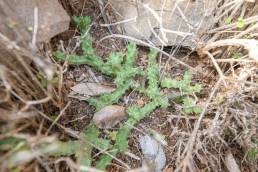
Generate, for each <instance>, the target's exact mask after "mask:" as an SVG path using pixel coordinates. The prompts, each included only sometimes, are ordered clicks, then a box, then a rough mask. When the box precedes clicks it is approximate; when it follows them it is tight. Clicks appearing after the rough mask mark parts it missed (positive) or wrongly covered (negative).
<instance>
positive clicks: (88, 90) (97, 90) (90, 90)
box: [71, 82, 115, 96]
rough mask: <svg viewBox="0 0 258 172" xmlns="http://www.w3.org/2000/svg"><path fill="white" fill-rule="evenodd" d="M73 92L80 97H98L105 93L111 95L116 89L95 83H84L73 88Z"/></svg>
mask: <svg viewBox="0 0 258 172" xmlns="http://www.w3.org/2000/svg"><path fill="white" fill-rule="evenodd" d="M71 90H72V91H73V92H75V93H77V94H80V95H88V96H98V95H100V94H103V93H111V92H113V91H115V88H114V87H110V86H106V85H102V84H100V83H95V82H86V83H84V82H82V83H79V84H77V85H75V86H73V87H72V88H71Z"/></svg>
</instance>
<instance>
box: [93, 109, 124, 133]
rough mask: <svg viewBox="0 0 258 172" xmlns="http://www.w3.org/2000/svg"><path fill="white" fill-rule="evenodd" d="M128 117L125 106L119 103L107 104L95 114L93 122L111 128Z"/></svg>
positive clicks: (101, 126)
mask: <svg viewBox="0 0 258 172" xmlns="http://www.w3.org/2000/svg"><path fill="white" fill-rule="evenodd" d="M126 118H127V114H126V112H125V107H123V106H118V105H111V106H106V107H104V108H103V109H101V110H100V111H98V112H96V113H95V114H94V116H93V122H94V123H95V124H96V125H97V126H98V127H99V128H104V129H109V128H112V127H114V126H115V125H117V124H118V123H119V122H121V121H122V120H124V119H126Z"/></svg>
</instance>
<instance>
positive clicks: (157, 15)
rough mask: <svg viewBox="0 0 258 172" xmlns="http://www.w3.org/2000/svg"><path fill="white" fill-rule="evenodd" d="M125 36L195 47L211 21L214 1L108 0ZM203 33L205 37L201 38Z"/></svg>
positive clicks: (212, 19)
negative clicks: (121, 21) (120, 22)
mask: <svg viewBox="0 0 258 172" xmlns="http://www.w3.org/2000/svg"><path fill="white" fill-rule="evenodd" d="M109 2H110V3H111V4H112V6H113V7H114V9H115V10H116V12H117V13H119V15H118V16H122V18H121V20H125V21H126V22H124V23H123V24H122V27H123V28H124V30H125V33H126V35H128V36H131V37H134V38H137V39H141V40H145V41H146V40H148V41H150V42H152V43H154V44H155V45H182V46H185V47H191V48H194V47H195V45H196V42H197V41H200V40H204V39H205V33H206V31H207V30H208V29H209V28H211V27H212V25H213V23H214V15H213V13H214V10H215V9H216V3H217V1H216V0H205V1H203V0H142V1H141V2H140V1H138V0H109ZM203 36H204V37H203Z"/></svg>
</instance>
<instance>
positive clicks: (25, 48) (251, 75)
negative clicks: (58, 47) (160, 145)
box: [0, 0, 258, 171]
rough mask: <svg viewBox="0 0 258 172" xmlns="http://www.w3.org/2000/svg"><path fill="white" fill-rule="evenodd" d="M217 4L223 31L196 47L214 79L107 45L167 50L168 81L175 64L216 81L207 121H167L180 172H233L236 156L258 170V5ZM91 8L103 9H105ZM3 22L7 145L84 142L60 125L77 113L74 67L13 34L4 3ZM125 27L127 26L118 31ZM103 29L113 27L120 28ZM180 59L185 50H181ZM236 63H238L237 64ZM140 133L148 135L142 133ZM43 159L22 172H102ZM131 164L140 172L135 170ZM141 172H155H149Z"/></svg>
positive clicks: (2, 118) (1, 93)
mask: <svg viewBox="0 0 258 172" xmlns="http://www.w3.org/2000/svg"><path fill="white" fill-rule="evenodd" d="M83 2H84V3H83ZM217 2H218V9H217V13H216V21H215V23H216V24H217V26H216V27H214V28H213V29H211V30H210V31H209V33H207V35H206V36H207V37H208V38H209V39H208V40H207V42H200V43H199V44H198V46H197V47H196V50H197V52H198V55H199V56H200V57H201V58H199V60H200V61H199V63H205V65H209V66H211V69H209V70H208V71H202V70H201V69H199V68H194V67H193V66H191V64H188V61H187V59H186V60H184V61H182V60H181V59H177V58H176V57H175V56H174V54H175V52H171V53H168V52H165V51H164V50H163V49H161V48H160V47H155V46H154V45H152V44H150V43H149V42H143V41H142V40H137V39H136V38H131V37H127V36H124V35H122V34H110V35H109V36H107V37H103V38H102V39H101V40H100V42H101V41H103V40H106V39H110V38H114V37H116V38H123V39H127V40H133V41H138V42H140V43H141V44H144V45H146V46H149V47H153V48H155V49H157V50H159V51H160V53H161V56H162V59H166V60H165V63H164V64H163V63H160V64H163V65H164V66H162V69H163V71H161V72H162V73H167V71H168V67H171V64H172V63H171V62H173V63H177V64H180V65H181V66H182V67H181V68H184V69H186V68H188V69H190V70H192V71H193V72H194V73H195V75H196V77H198V78H201V79H207V78H208V79H207V80H208V81H209V83H208V84H207V86H206V88H205V90H206V91H207V94H206V95H204V96H203V97H204V98H202V99H201V101H202V102H203V104H204V108H203V112H202V113H201V114H200V115H199V116H182V115H181V113H180V112H176V113H173V114H172V115H171V114H170V115H168V116H167V120H168V121H169V120H172V123H171V124H172V125H171V126H170V127H171V128H169V130H170V132H169V133H170V135H169V136H168V137H169V139H170V140H174V141H175V142H174V144H173V145H169V146H168V147H167V149H168V150H169V159H172V161H171V162H168V163H167V164H168V167H172V168H173V169H174V171H201V170H202V171H204V170H206V171H226V169H227V165H226V163H225V159H226V157H228V155H232V156H230V157H231V161H236V163H237V164H238V168H239V169H240V171H257V169H258V165H257V159H254V160H248V157H247V153H248V151H249V150H250V148H256V149H257V146H258V145H257V139H258V131H257V130H258V68H257V67H258V64H257V63H258V42H257V37H258V24H257V23H258V3H257V2H254V3H252V2H248V1H247V0H246V1H245V0H223V1H222V0H217ZM62 3H63V5H65V6H66V9H69V10H70V13H71V14H82V13H81V12H80V11H78V8H77V6H78V4H81V5H79V6H80V7H81V8H82V11H83V9H84V8H85V1H76V0H74V1H70V2H67V1H65V0H64V1H62ZM89 3H93V4H96V6H97V7H96V8H98V7H99V4H98V3H97V2H92V1H91V2H89ZM146 8H148V7H146ZM152 13H153V11H152ZM103 15H105V14H100V15H99V16H103ZM6 16H8V17H6ZM228 17H230V18H231V19H232V22H231V23H230V24H226V23H225V18H228ZM0 18H1V19H5V20H0V52H1V54H0V97H1V100H0V124H1V127H0V141H1V140H3V139H4V138H7V137H10V136H15V137H18V138H25V139H26V140H28V143H29V144H30V145H29V146H30V147H31V148H33V147H35V145H38V144H40V143H43V142H51V141H53V140H55V136H56V135H57V134H60V132H63V133H65V138H68V137H74V138H79V135H78V133H77V132H75V131H73V130H71V129H69V128H65V127H64V126H62V125H61V124H60V123H59V121H58V120H59V118H60V117H61V116H62V115H63V113H64V111H65V110H66V108H67V107H68V106H69V105H70V102H68V103H67V102H66V101H65V100H66V98H64V96H65V95H63V92H64V91H63V82H64V81H63V74H65V72H66V71H67V70H68V69H67V68H66V67H67V66H66V64H64V65H63V66H60V65H59V64H57V63H56V62H55V61H54V59H52V55H51V53H49V52H47V51H35V49H33V48H35V45H33V42H31V41H30V40H32V37H33V36H31V35H32V34H31V33H28V32H26V31H25V29H24V28H17V27H11V28H10V27H9V26H8V27H5V26H6V23H7V24H10V22H11V21H15V18H14V16H13V15H12V14H11V12H10V10H9V9H8V6H6V4H4V2H0ZM104 18H107V16H106V15H105V16H104ZM157 18H159V17H158V16H157ZM239 18H241V19H243V22H244V26H243V27H242V28H239V27H238V22H239V21H238V19H239ZM106 20H107V19H105V21H106ZM123 22H128V21H122V23H123ZM119 23H121V21H119V22H118V23H117V22H116V23H115V24H114V25H117V24H119ZM103 26H105V27H111V26H112V27H113V24H105V25H103ZM10 30H12V31H11V32H10ZM164 35H165V34H163V38H165V36H164ZM163 38H161V39H163ZM69 48H71V49H73V48H72V47H69ZM175 51H180V49H179V50H178V49H177V48H175ZM236 55H237V58H234V57H235V56H236ZM39 74H40V75H42V76H43V78H44V80H47V81H48V84H47V85H42V77H41V78H40V77H39ZM56 77H57V78H58V83H55V84H53V82H51V81H52V80H53V79H54V78H56ZM50 107H51V108H50ZM53 111H58V112H59V115H58V117H57V118H56V120H52V119H51V118H50V116H51V113H53ZM168 113H170V112H168ZM49 122H50V123H49ZM54 125H55V126H58V127H59V130H57V132H56V133H55V132H51V131H50V129H51V128H52V127H53V126H54ZM49 126H51V127H50V129H49V128H48V127H49ZM146 127H147V128H151V126H146ZM137 130H139V131H141V132H144V131H142V129H139V128H138V129H137ZM41 153H42V152H39V154H38V155H37V156H32V157H27V158H28V159H23V161H22V163H21V164H20V166H19V168H20V169H22V170H23V171H31V170H32V171H34V170H42V169H44V170H46V171H51V170H52V169H54V167H56V170H60V171H65V170H66V169H63V168H61V167H60V166H61V165H60V163H61V162H65V163H66V164H67V165H68V167H69V168H70V169H69V170H70V171H75V170H83V169H85V170H88V171H97V170H95V169H94V168H88V167H82V166H78V165H77V164H75V163H74V162H73V160H72V159H71V157H70V158H68V157H62V158H59V159H53V158H50V157H45V156H42V154H41ZM1 154H2V155H3V156H2V157H1V159H0V160H1V162H4V161H3V160H4V159H5V158H8V157H9V156H10V154H12V150H9V151H3V152H1ZM25 158H26V157H25ZM26 160H28V161H26ZM128 163H129V164H128ZM49 164H51V165H49ZM53 164H54V165H53ZM58 164H59V165H58ZM120 164H121V163H120ZM125 164H127V166H132V164H130V162H125ZM53 166H54V167H53ZM1 168H2V170H1ZM5 169H6V164H5V163H2V167H0V171H4V170H5ZM134 171H148V170H146V167H145V166H144V167H142V168H141V169H137V170H134Z"/></svg>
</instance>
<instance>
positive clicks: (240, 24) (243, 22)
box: [237, 17, 245, 29]
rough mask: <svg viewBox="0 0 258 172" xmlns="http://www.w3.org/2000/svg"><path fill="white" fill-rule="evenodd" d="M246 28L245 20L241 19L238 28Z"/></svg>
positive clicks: (238, 20)
mask: <svg viewBox="0 0 258 172" xmlns="http://www.w3.org/2000/svg"><path fill="white" fill-rule="evenodd" d="M244 26H245V21H244V19H243V18H241V17H239V18H238V19H237V28H238V29H242V28H243V27H244Z"/></svg>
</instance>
